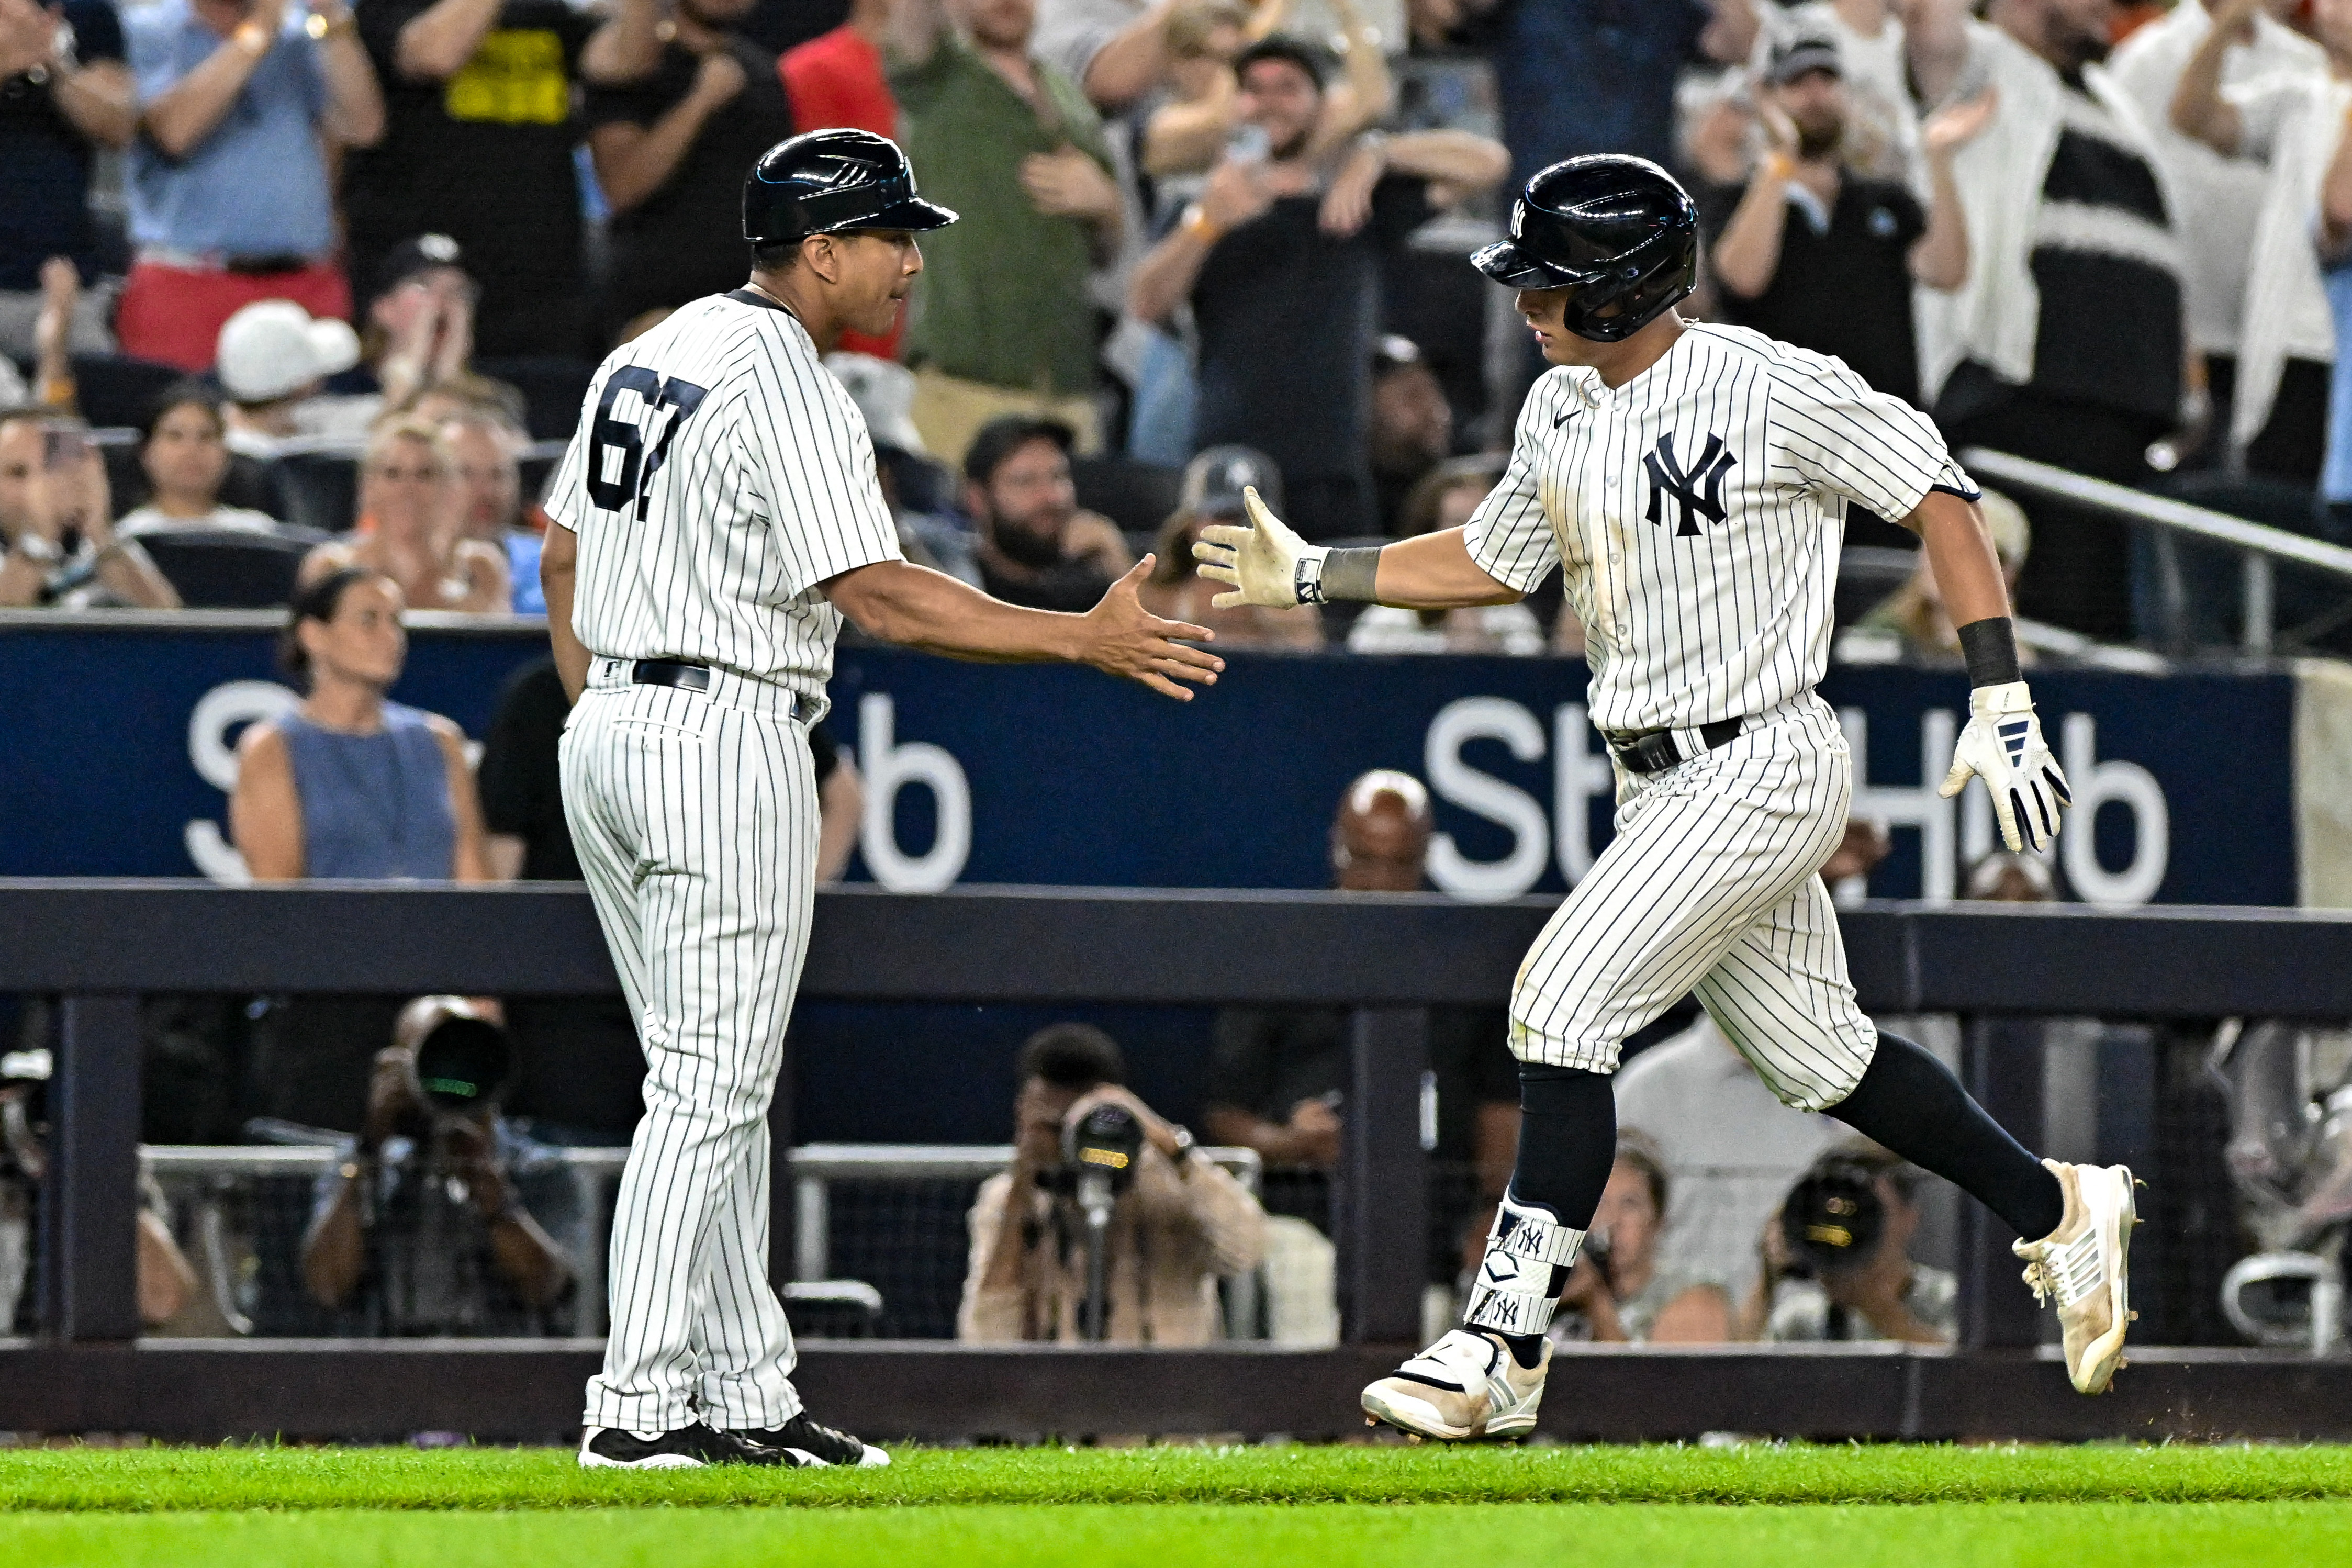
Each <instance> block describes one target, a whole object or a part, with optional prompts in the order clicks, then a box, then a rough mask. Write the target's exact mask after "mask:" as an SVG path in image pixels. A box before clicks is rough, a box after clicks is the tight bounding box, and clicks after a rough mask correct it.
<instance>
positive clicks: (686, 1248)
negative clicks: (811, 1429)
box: [562, 659, 817, 1432]
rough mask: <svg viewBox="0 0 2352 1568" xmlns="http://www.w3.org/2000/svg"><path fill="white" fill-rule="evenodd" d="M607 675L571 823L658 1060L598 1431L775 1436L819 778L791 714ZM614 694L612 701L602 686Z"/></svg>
mask: <svg viewBox="0 0 2352 1568" xmlns="http://www.w3.org/2000/svg"><path fill="white" fill-rule="evenodd" d="M611 663H612V661H609V660H604V659H599V660H598V661H597V662H596V671H595V673H594V674H593V675H592V677H591V682H590V689H589V690H588V691H587V692H586V693H585V694H583V697H582V698H581V700H580V703H579V706H578V707H577V708H575V709H574V710H573V711H572V721H571V723H570V725H569V726H568V727H567V728H566V730H565V731H564V736H563V748H562V775H563V808H564V813H565V815H566V816H568V817H569V818H570V820H571V825H572V842H573V844H574V845H575V846H576V847H578V849H579V852H580V864H581V866H582V868H583V870H584V871H585V872H586V874H587V879H588V889H589V892H590V893H591V894H592V895H593V898H594V900H595V903H596V916H597V919H598V921H601V922H602V924H603V926H604V938H605V941H606V942H608V943H609V944H610V945H611V947H612V950H613V962H614V966H615V967H616V968H617V969H619V971H620V974H621V984H622V987H623V989H624V990H625V992H626V994H627V996H628V1002H629V1011H630V1013H631V1015H632V1016H635V1018H636V1020H637V1032H638V1037H639V1039H640V1040H641V1041H642V1043H643V1045H644V1047H645V1052H646V1089H645V1095H646V1114H645V1119H644V1120H643V1121H640V1122H638V1124H637V1131H636V1137H635V1140H634V1142H633V1143H632V1145H631V1147H630V1150H629V1163H628V1167H627V1169H626V1170H625V1172H624V1173H622V1176H621V1186H620V1192H619V1194H618V1196H617V1198H616V1200H615V1204H614V1215H613V1237H612V1249H611V1260H610V1263H609V1265H608V1268H609V1278H610V1281H611V1283H610V1297H611V1303H612V1331H611V1337H610V1338H609V1339H608V1340H607V1341H606V1342H605V1346H604V1370H603V1372H601V1373H598V1374H597V1375H596V1376H595V1377H593V1378H592V1379H590V1380H589V1384H588V1399H587V1410H586V1414H585V1415H584V1417H583V1422H584V1424H585V1425H586V1426H617V1427H625V1428H627V1429H629V1430H632V1431H638V1432H652V1431H671V1430H675V1429H677V1428H678V1427H681V1426H688V1425H689V1424H691V1423H692V1422H693V1421H694V1419H695V1418H696V1416H697V1415H700V1416H701V1417H702V1418H703V1419H705V1420H707V1421H709V1423H710V1424H711V1425H713V1426H723V1427H731V1428H745V1427H766V1426H781V1425H782V1424H783V1423H784V1422H786V1421H789V1420H790V1419H792V1417H793V1415H795V1414H797V1413H798V1412H799V1410H800V1407H801V1403H800V1396H799V1394H796V1393H795V1392H794V1391H793V1385H792V1383H791V1381H790V1373H791V1372H792V1369H793V1360H794V1357H793V1336H792V1330H791V1329H790V1327H788V1326H787V1324H786V1323H785V1321H784V1311H783V1307H782V1304H781V1303H780V1302H778V1300H776V1294H775V1291H774V1290H773V1289H771V1288H770V1286H769V1284H768V1205H769V1180H768V1122H767V1115H768V1102H769V1100H770V1098H771V1096H772V1094H773V1093H774V1090H775V1083H776V1072H777V1069H778V1068H779V1067H780V1066H781V1065H782V1060H783V1044H784V1027H785V1025H786V1024H787V1023H788V1022H790V1020H791V1016H792V1006H793V991H794V990H795V989H796V988H797V987H798V985H799V984H800V974H801V961H802V959H803V957H804V956H805V954H806V952H807V951H808V929H809V918H810V914H811V910H812V907H813V900H814V893H815V883H816V829H817V811H816V779H815V774H814V769H813V767H812V765H811V763H810V761H809V750H808V735H807V732H806V731H804V730H803V729H802V727H801V726H800V725H799V724H798V723H796V722H794V721H793V720H792V719H791V718H790V717H788V716H787V715H788V713H789V707H788V706H787V705H786V704H788V702H789V699H788V697H787V696H786V695H785V694H783V693H782V692H781V691H780V690H778V689H774V688H764V687H758V686H754V685H752V684H751V683H748V682H744V681H742V680H740V679H734V678H730V677H727V676H725V675H724V674H723V673H721V672H717V671H714V672H713V676H714V684H713V689H712V691H711V693H710V694H709V695H705V694H704V693H701V692H696V691H687V690H682V689H676V688H671V687H660V686H636V685H631V684H627V683H626V678H625V675H623V674H618V673H615V672H612V671H609V670H608V668H607V667H608V666H609V665H610V664H611ZM600 682H601V683H602V684H600Z"/></svg>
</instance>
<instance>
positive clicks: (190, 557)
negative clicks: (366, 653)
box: [139, 528, 329, 610]
mask: <svg viewBox="0 0 2352 1568" xmlns="http://www.w3.org/2000/svg"><path fill="white" fill-rule="evenodd" d="M328 537H329V536H328V535H327V534H325V533H322V532H320V531H318V530H317V529H310V528H289V529H285V530H283V531H280V532H278V533H238V532H231V531H226V530H223V529H211V528H200V529H170V530H161V531H156V532H153V533H145V534H142V535H140V538H139V542H140V545H141V546H142V548H143V549H145V550H146V552H147V553H148V554H149V555H150V556H151V557H152V558H153V560H154V563H155V567H156V570H158V571H160V572H162V573H163V575H164V576H165V577H168V578H169V579H171V583H172V586H173V587H174V588H176V589H178V590H179V592H180V602H181V603H182V604H184V605H187V606H188V607H189V608H190V609H192V610H266V609H275V608H276V607H278V605H283V604H285V603H286V602H287V600H289V598H291V597H292V596H293V594H294V575H295V574H296V573H297V572H299V570H300V569H301V565H302V557H304V556H305V555H307V554H309V553H310V551H311V549H312V547H314V546H316V545H319V544H322V543H324V542H326V541H327V539H328Z"/></svg>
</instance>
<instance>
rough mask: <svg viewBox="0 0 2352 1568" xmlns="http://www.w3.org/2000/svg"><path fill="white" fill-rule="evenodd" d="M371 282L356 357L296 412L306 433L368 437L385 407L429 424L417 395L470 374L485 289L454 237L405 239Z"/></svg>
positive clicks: (352, 438) (336, 437) (378, 267)
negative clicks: (476, 317) (476, 310)
mask: <svg viewBox="0 0 2352 1568" xmlns="http://www.w3.org/2000/svg"><path fill="white" fill-rule="evenodd" d="M367 281H368V284H369V292H370V298H369V300H368V307H367V311H366V316H365V323H364V324H365V330H364V331H362V333H361V334H360V340H359V358H358V362H357V363H344V364H342V365H341V367H340V368H338V369H337V370H335V371H334V372H332V373H331V374H330V379H329V381H328V384H327V385H326V387H325V389H324V395H316V394H314V395H311V396H309V397H307V398H305V399H303V400H302V402H301V404H300V405H299V407H297V408H296V409H295V410H294V411H293V418H294V422H295V424H296V425H297V426H299V428H300V430H301V433H302V434H304V435H306V436H319V437H327V438H329V439H331V440H337V441H351V442H359V441H364V440H365V439H367V436H368V432H369V431H370V430H371V429H373V427H374V426H375V423H376V421H378V420H379V419H382V418H383V416H384V415H385V414H386V413H387V412H392V413H405V414H410V415H413V416H415V417H418V418H422V419H424V420H425V421H426V422H427V423H430V422H431V421H432V417H433V416H431V415H429V414H425V413H422V412H420V411H419V400H420V399H422V398H424V397H425V396H426V395H428V394H430V393H431V392H432V391H434V390H435V389H436V388H438V387H443V386H448V385H451V384H455V383H458V382H461V381H463V380H465V379H466V378H467V377H468V376H470V375H471V374H472V373H471V372H470V371H469V370H468V369H467V365H468V363H469V362H471V360H472V359H473V355H474V306H475V302H476V301H477V300H479V299H480V298H481V289H480V288H479V286H478V285H477V284H476V283H475V281H474V279H473V278H472V277H471V276H470V275H469V274H468V273H467V271H466V256H465V252H464V251H462V250H461V249H459V248H458V246H457V241H456V240H454V239H451V238H450V237H448V236H447V235H446V234H420V235H417V236H415V237H413V238H409V239H404V240H403V241H401V242H400V243H399V244H398V245H395V246H394V247H392V250H391V251H390V253H389V254H387V255H386V256H385V257H384V258H383V259H382V260H381V261H379V262H378V263H377V264H376V268H375V272H374V274H373V277H372V278H370V279H367ZM224 352H226V351H224ZM337 357H338V358H339V359H340V358H341V354H340V353H338V355H337ZM517 417H518V418H520V410H518V413H517Z"/></svg>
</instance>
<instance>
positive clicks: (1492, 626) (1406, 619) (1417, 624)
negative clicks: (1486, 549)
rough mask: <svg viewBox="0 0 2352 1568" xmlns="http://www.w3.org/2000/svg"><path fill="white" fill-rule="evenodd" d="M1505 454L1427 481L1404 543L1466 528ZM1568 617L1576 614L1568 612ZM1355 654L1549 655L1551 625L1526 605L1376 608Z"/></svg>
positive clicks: (1361, 622)
mask: <svg viewBox="0 0 2352 1568" xmlns="http://www.w3.org/2000/svg"><path fill="white" fill-rule="evenodd" d="M1504 462H1505V459H1504V458H1503V456H1502V455H1501V454H1500V453H1493V454H1487V455H1483V456H1479V457H1475V458H1454V460H1453V461H1451V462H1446V463H1440V464H1439V465H1438V466H1437V467H1435V468H1432V469H1431V470H1430V471H1429V472H1428V473H1426V474H1424V475H1423V476H1422V479H1421V482H1420V483H1419V484H1416V485H1415V486H1413V488H1412V494H1411V495H1409V496H1408V497H1406V499H1405V503H1404V510H1403V513H1402V516H1401V518H1400V519H1399V521H1398V527H1397V537H1398V538H1400V539H1413V538H1417V537H1419V536H1420V535H1422V534H1424V533H1442V532H1444V531H1445V530H1447V529H1450V528H1460V527H1462V526H1463V525H1465V523H1467V522H1468V521H1470V514H1471V513H1472V512H1474V511H1475V510H1478V503H1479V502H1480V501H1482V500H1486V492H1487V491H1488V490H1491V489H1494V488H1495V484H1496V480H1498V479H1501V478H1502V477H1503V465H1504ZM1560 613H1561V614H1562V615H1565V616H1570V617H1571V618H1572V617H1573V616H1574V614H1575V612H1574V611H1572V610H1569V609H1567V608H1566V607H1565V606H1563V607H1562V609H1561V612H1560ZM1348 651H1349V652H1350V653H1504V654H1512V655H1516V656H1520V657H1525V656H1527V655H1530V654H1539V653H1541V652H1543V651H1544V631H1543V626H1542V624H1541V623H1540V622H1538V620H1537V619H1536V617H1535V612H1534V611H1532V610H1530V609H1528V606H1527V605H1524V604H1511V605H1480V606H1477V607H1475V608H1467V609H1457V610H1408V609H1404V608H1402V607H1400V606H1398V605H1370V607H1368V608H1367V609H1365V610H1364V612H1363V613H1362V614H1361V615H1360V616H1357V617H1356V621H1355V624H1354V625H1353V626H1349V628H1348Z"/></svg>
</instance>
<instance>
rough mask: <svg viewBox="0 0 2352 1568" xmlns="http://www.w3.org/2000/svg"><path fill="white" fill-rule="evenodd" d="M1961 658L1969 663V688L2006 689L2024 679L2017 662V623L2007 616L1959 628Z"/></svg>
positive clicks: (1975, 622)
mask: <svg viewBox="0 0 2352 1568" xmlns="http://www.w3.org/2000/svg"><path fill="white" fill-rule="evenodd" d="M1960 657H1961V658H1965V659H1967V660H1968V661H1969V685H1970V686H2007V685H2009V684H2010V683H2011V681H2017V680H2022V679H2025V674H2024V671H2023V670H2022V669H2021V668H2019V666H2018V662H2017V623H2016V622H2015V621H2013V620H2011V619H2010V617H2009V616H1987V617H1986V618H1985V619H1983V620H1981V621H1970V622H1969V624H1968V625H1967V626H1962V627H1961V628H1960Z"/></svg>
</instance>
